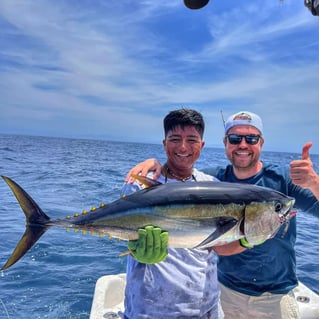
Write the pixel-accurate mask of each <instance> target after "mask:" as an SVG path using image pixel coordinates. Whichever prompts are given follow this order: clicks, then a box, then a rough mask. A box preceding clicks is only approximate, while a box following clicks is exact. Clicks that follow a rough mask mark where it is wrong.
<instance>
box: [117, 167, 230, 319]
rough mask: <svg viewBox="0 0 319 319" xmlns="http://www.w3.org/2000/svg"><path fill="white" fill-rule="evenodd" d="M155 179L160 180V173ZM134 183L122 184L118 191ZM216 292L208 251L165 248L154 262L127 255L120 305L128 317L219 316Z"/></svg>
mask: <svg viewBox="0 0 319 319" xmlns="http://www.w3.org/2000/svg"><path fill="white" fill-rule="evenodd" d="M193 175H194V176H195V178H196V181H205V180H206V181H212V180H216V179H214V178H213V177H212V176H209V175H206V174H203V173H202V172H199V171H197V170H196V169H195V170H194V172H193ZM158 181H159V182H162V183H164V182H165V178H164V176H160V177H159V179H158ZM167 182H168V183H170V182H176V180H172V179H168V180H167ZM137 185H138V184H135V185H134V184H133V185H131V184H126V185H124V187H123V191H122V194H124V193H125V194H128V193H131V192H132V191H135V190H137V189H139V187H138V186H137ZM219 294H220V292H219V288H218V281H217V256H216V254H215V253H214V252H213V251H212V250H211V251H209V250H207V249H185V248H169V249H168V256H167V258H166V259H165V260H164V261H162V262H160V263H157V264H154V265H146V264H142V263H138V262H137V261H136V260H135V259H133V258H132V257H131V256H129V257H128V263H127V273H126V287H125V300H124V306H125V316H126V317H127V318H129V319H157V318H165V319H192V318H197V319H206V318H214V319H222V318H224V316H223V312H222V310H221V307H220V302H219Z"/></svg>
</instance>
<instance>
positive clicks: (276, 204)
mask: <svg viewBox="0 0 319 319" xmlns="http://www.w3.org/2000/svg"><path fill="white" fill-rule="evenodd" d="M281 210H282V204H281V203H280V202H276V203H275V212H276V213H279V212H280V211H281Z"/></svg>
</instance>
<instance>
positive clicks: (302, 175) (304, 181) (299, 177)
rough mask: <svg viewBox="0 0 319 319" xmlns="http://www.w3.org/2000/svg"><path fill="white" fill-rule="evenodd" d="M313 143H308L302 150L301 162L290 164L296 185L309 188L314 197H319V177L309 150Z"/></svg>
mask: <svg viewBox="0 0 319 319" xmlns="http://www.w3.org/2000/svg"><path fill="white" fill-rule="evenodd" d="M311 147H312V143H311V142H308V143H306V144H305V145H304V147H303V149H302V156H301V160H294V161H292V162H290V178H291V180H292V182H293V183H294V184H295V185H298V186H300V187H303V188H309V189H310V190H311V191H312V192H313V193H314V195H315V196H316V197H317V198H318V197H319V176H318V175H317V173H316V172H315V170H314V168H313V164H312V161H311V159H310V154H309V150H310V148H311Z"/></svg>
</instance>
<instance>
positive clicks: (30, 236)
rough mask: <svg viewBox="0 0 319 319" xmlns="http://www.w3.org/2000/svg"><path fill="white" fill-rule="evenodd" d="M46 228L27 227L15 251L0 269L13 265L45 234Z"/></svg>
mask: <svg viewBox="0 0 319 319" xmlns="http://www.w3.org/2000/svg"><path fill="white" fill-rule="evenodd" d="M48 228H49V227H48V226H27V227H26V230H25V232H24V234H23V236H22V237H21V239H20V241H19V243H18V245H17V246H16V248H15V250H14V251H13V253H12V254H11V256H10V257H9V259H8V260H7V262H6V263H5V265H4V266H3V267H2V268H1V270H5V269H7V268H9V267H10V266H12V265H13V264H15V263H16V262H17V261H18V260H19V259H20V258H21V257H22V256H24V255H25V253H26V252H27V251H28V250H29V249H30V248H31V247H32V246H33V245H34V244H35V242H36V241H37V240H38V239H39V238H40V237H41V236H42V235H43V234H44V233H45V232H46V230H47V229H48Z"/></svg>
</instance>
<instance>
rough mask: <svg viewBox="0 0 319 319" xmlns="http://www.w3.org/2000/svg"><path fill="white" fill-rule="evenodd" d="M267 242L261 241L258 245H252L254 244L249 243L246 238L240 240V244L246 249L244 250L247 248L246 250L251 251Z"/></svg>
mask: <svg viewBox="0 0 319 319" xmlns="http://www.w3.org/2000/svg"><path fill="white" fill-rule="evenodd" d="M265 241H266V240H262V241H260V242H258V243H255V244H254V245H252V244H250V243H249V242H248V240H247V239H246V237H243V238H240V239H239V244H240V246H242V247H244V248H246V249H251V248H254V247H255V246H257V245H261V244H263V243H264V242H265Z"/></svg>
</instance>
